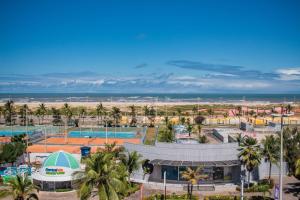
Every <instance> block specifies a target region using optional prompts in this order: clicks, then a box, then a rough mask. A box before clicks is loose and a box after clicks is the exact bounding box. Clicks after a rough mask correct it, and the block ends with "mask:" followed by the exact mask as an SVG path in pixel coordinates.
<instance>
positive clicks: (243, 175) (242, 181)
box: [241, 167, 246, 200]
mask: <svg viewBox="0 0 300 200" xmlns="http://www.w3.org/2000/svg"><path fill="white" fill-rule="evenodd" d="M245 176H246V174H245V169H244V167H243V169H242V171H241V200H244V181H245Z"/></svg>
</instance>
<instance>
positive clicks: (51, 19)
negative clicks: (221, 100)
mask: <svg viewBox="0 0 300 200" xmlns="http://www.w3.org/2000/svg"><path fill="white" fill-rule="evenodd" d="M299 10H300V1H298V0H295V1H292V0H270V1H267V0H252V1H246V0H236V1H232V0H227V1H223V0H207V1H205V0H195V1H193V0H172V1H171V0H165V1H161V0H160V1H158V0H149V1H145V0H137V1H134V0H132V1H131V0H118V1H117V0H110V1H101V0H98V1H92V0H88V1H79V0H76V1H71V0H43V1H40V0H37V1H33V0H29V1H22V0H19V1H17V0H10V1H5V0H2V1H0V92H2V93H5V92H123V93H124V92H131V93H132V92H137V93H152V92H155V93H220V92H223V93H224V92H225V93H227V92H228V93H239V92H242V93H245V92H249V93H299V92H300V12H299Z"/></svg>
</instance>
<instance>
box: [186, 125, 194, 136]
mask: <svg viewBox="0 0 300 200" xmlns="http://www.w3.org/2000/svg"><path fill="white" fill-rule="evenodd" d="M187 131H188V133H189V137H191V133H192V131H193V125H191V124H189V123H188V124H187Z"/></svg>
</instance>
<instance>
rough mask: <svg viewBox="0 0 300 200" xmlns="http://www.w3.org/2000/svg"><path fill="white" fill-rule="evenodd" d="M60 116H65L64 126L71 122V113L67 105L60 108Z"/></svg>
mask: <svg viewBox="0 0 300 200" xmlns="http://www.w3.org/2000/svg"><path fill="white" fill-rule="evenodd" d="M62 114H63V115H64V116H65V119H66V124H68V123H69V122H70V121H71V120H72V116H73V112H72V109H71V107H70V106H69V104H68V103H65V104H64V106H63V107H62Z"/></svg>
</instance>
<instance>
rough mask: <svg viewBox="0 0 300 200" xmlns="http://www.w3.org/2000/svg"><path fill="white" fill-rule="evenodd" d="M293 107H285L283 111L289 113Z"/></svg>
mask: <svg viewBox="0 0 300 200" xmlns="http://www.w3.org/2000/svg"><path fill="white" fill-rule="evenodd" d="M292 109H293V107H292V106H291V104H288V105H287V106H286V107H285V110H286V113H290V112H291V111H292Z"/></svg>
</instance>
